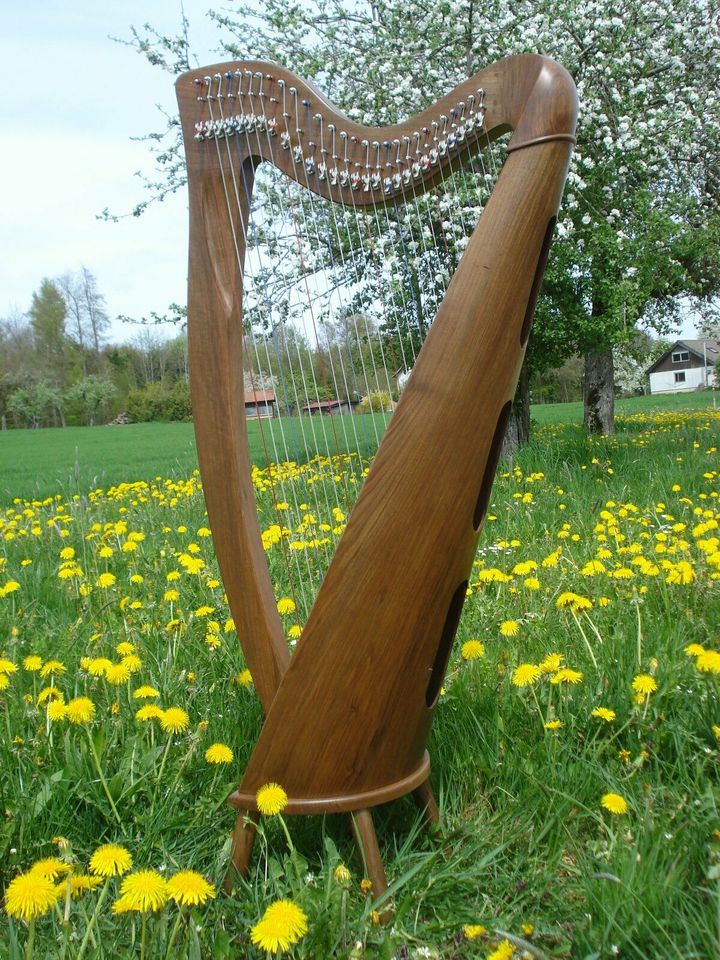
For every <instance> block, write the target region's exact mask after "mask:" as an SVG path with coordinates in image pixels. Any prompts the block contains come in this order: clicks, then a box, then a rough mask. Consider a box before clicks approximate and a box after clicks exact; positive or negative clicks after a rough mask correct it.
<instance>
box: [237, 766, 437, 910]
mask: <svg viewBox="0 0 720 960" xmlns="http://www.w3.org/2000/svg"><path fill="white" fill-rule="evenodd" d="M429 773H430V757H429V756H428V753H427V751H426V752H425V754H424V755H423V759H422V762H421V764H420V766H419V767H418V768H417V770H416V771H414V772H413V773H412V774H411V775H410V776H408V777H405V778H404V779H402V780H397V781H395V782H394V783H391V784H387V785H386V786H385V787H382V788H379V789H377V790H371V791H367V792H365V793H356V794H352V795H348V796H341V797H328V798H325V799H322V800H320V799H313V800H294V801H293V800H289V801H288V804H287V806H286V807H285V809H284V810H283V813H291V814H313V813H315V814H317V813H350V819H351V823H352V829H353V835H354V837H355V845H356V847H357V850H358V855H359V857H360V862H361V863H362V866H363V872H364V874H365V876H367V877H368V879H369V880H370V881H371V883H372V892H373V895H374V898H375V899H378V898H380V897H382V895H383V894H384V893H385V891H386V890H387V888H388V883H387V878H386V876H385V867H384V865H383V861H382V855H381V853H380V847H379V845H378V841H377V835H376V833H375V826H374V824H373V819H372V813H371V812H370V809H369V807H372V806H378V805H379V804H382V803H387V802H389V801H390V800H395V799H397V798H398V797H402V796H404V795H405V794H407V793H411V792H412V794H413V799H414V800H415V803H416V805H417V807H418V809H419V810H420V811H421V812H422V814H423V817H424V819H425V822H426V824H427V826H428V827H433V826H436V825H437V824H438V822H439V820H440V814H439V811H438V806H437V803H436V801H435V796H434V794H433V790H432V787H431V786H430V781H429V779H428V775H429ZM228 802H229V803H230V805H231V806H233V807H235V808H236V809H237V810H238V817H237V820H236V821H235V829H234V831H233V838H232V853H231V858H230V865H229V867H228V872H227V874H226V876H225V881H224V883H223V889H224V890H225V893H227V894H230V893H232V889H233V882H234V880H235V878H236V877H237V876H246V875H247V873H248V870H249V867H250V858H251V857H252V849H253V845H254V842H255V833H256V820H257V816H258V811H257V801H256V798H255V795H254V794H242V793H240V792H239V791H237V792H235V793H233V794H232V795H231V796H230V797H229V798H228ZM391 916H392V911H391V910H389V909H388V903H387V902H386V901H384V909H383V910H382V912H381V913H380V914H379V919H380V922H381V923H387V922H388V921H389V920H390V918H391Z"/></svg>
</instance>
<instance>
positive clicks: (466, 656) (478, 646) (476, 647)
mask: <svg viewBox="0 0 720 960" xmlns="http://www.w3.org/2000/svg"><path fill="white" fill-rule="evenodd" d="M460 655H461V656H462V658H463V660H480V659H481V657H484V656H485V644H484V643H481V642H480V641H479V640H467V641H466V642H465V643H464V644H463V645H462V647H461V648H460Z"/></svg>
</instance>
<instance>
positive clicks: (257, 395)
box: [245, 390, 276, 403]
mask: <svg viewBox="0 0 720 960" xmlns="http://www.w3.org/2000/svg"><path fill="white" fill-rule="evenodd" d="M275 402H276V398H275V391H274V390H246V391H245V403H275Z"/></svg>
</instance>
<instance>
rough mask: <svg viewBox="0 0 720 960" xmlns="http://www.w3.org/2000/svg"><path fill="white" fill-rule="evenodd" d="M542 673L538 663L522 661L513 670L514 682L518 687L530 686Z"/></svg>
mask: <svg viewBox="0 0 720 960" xmlns="http://www.w3.org/2000/svg"><path fill="white" fill-rule="evenodd" d="M540 675H541V670H540V667H538V666H537V664H535V663H521V664H520V666H519V667H516V668H515V670H514V672H513V675H512V682H513V684H514V685H515V686H516V687H529V686H531V685H532V684H533V683H535V681H536V680H539V678H540Z"/></svg>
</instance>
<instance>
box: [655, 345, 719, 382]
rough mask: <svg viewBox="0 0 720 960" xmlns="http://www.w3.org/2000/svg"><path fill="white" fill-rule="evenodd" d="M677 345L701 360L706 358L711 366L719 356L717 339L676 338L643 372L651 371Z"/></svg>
mask: <svg viewBox="0 0 720 960" xmlns="http://www.w3.org/2000/svg"><path fill="white" fill-rule="evenodd" d="M678 347H684V348H685V349H686V350H689V351H690V353H694V354H695V356H696V357H699V358H700V359H701V360H702V359H706V360H707V363H708V364H710V365H712V366H715V364H716V363H717V360H718V357H720V343H719V342H718V341H717V340H711V339H710V338H709V337H708V338H706V339H704V340H676V341H675V343H674V344H673V345H672V346H671V347H669V348H668V349H667V350H666V351H665V353H663V354H662V356H660V357H658V358H657V360H656V361H655V362H654V363H653V364H652V365H651V366H649V367H648V368H647V370H646V371H645V373H653V372H654V371H655V369H656V368H657V367H658V366H659V365H660V364H661V363H662V362H663V360H665V358H666V357H669V356H670V354H671V353H674V352H675V351H676V350H677V349H678Z"/></svg>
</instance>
